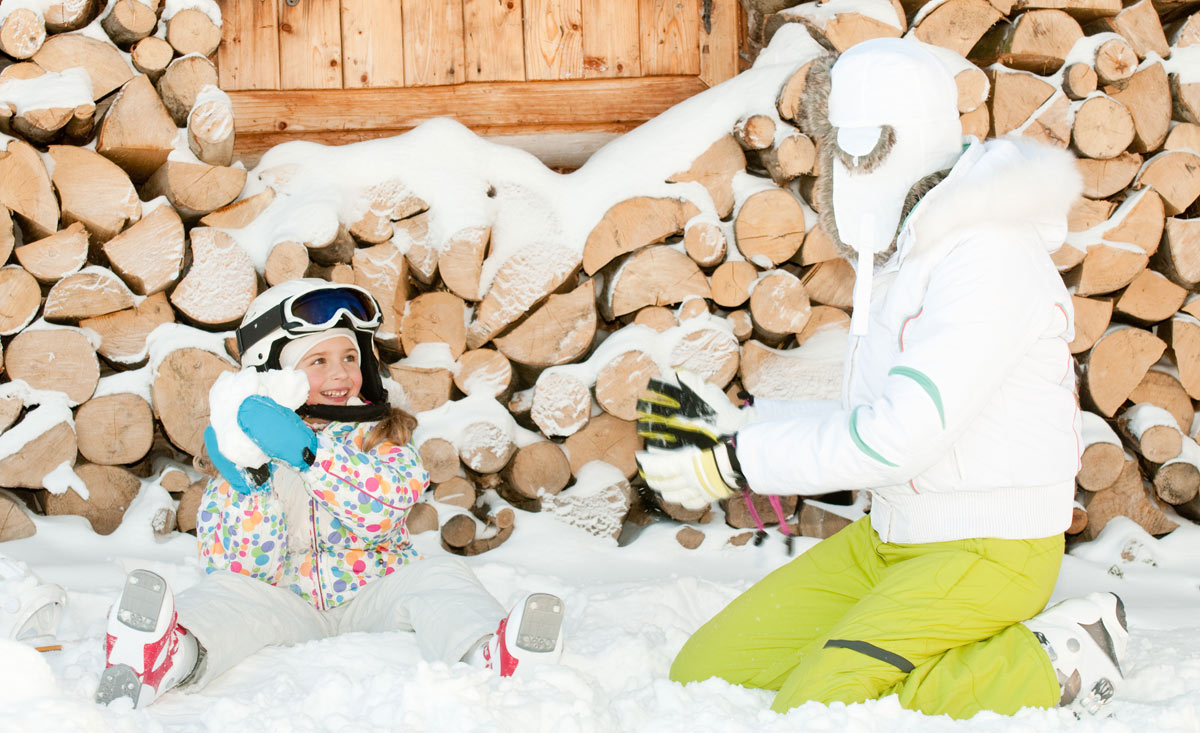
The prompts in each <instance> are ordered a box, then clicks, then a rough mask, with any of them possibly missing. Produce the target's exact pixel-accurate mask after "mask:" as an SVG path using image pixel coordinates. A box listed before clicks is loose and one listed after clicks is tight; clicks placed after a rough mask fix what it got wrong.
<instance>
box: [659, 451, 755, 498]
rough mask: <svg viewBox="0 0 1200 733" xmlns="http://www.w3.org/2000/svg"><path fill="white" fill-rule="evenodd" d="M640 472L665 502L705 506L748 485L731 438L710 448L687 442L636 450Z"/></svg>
mask: <svg viewBox="0 0 1200 733" xmlns="http://www.w3.org/2000/svg"><path fill="white" fill-rule="evenodd" d="M637 462H638V473H640V474H641V476H642V478H644V479H645V480H646V485H647V486H649V487H650V488H651V489H654V490H655V491H657V492H658V493H659V494H661V495H662V498H663V499H665V500H666V501H669V502H672V503H675V504H681V505H683V506H684V507H685V508H687V509H703V508H704V507H706V506H708V505H709V504H711V503H712V502H714V501H719V500H721V499H724V498H726V497H729V496H732V495H733V493H734V492H735V491H738V490H739V489H740V488H744V487H745V482H746V479H745V478H744V477H743V476H742V472H741V469H740V467H739V466H738V463H737V453H736V449H735V448H734V446H733V443H732V441H731V440H729V439H725V440H721V441H720V442H718V443H716V444H715V445H712V446H710V447H708V448H698V447H696V446H694V445H686V446H683V447H681V448H675V449H673V450H664V449H662V448H653V447H652V448H649V449H647V450H644V451H639V452H638V453H637Z"/></svg>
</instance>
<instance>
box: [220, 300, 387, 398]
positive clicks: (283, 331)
mask: <svg viewBox="0 0 1200 733" xmlns="http://www.w3.org/2000/svg"><path fill="white" fill-rule="evenodd" d="M382 320H383V314H382V311H381V310H380V307H379V302H378V301H376V300H375V298H374V296H372V295H371V294H370V293H369V292H367V291H366V290H364V289H363V288H360V287H358V286H356V285H345V284H340V283H331V282H327V281H325V280H321V279H319V278H300V279H297V280H288V281H287V282H283V283H280V284H278V285H275V286H274V287H271V288H268V289H267V290H265V291H263V292H262V293H261V294H260V295H259V296H258V297H257V298H255V299H254V301H253V302H252V303H251V304H250V307H249V308H248V309H247V310H246V315H245V316H244V317H243V318H242V323H241V325H240V326H238V329H237V344H238V351H239V353H240V354H241V361H242V366H243V367H253V368H255V369H257V370H259V371H266V370H268V369H279V368H280V366H279V354H280V352H281V351H283V347H284V346H286V345H287V343H288V342H289V341H291V340H292V339H296V338H300V337H301V336H307V335H309V334H313V333H319V332H321V331H327V330H329V329H331V328H348V329H350V330H351V331H353V332H354V335H355V338H356V340H357V342H358V351H359V354H360V365H361V368H362V378H363V381H362V388H361V390H360V394H361V396H362V398H363V400H364V401H365V402H367V403H368V404H365V405H356V406H349V405H336V406H335V405H304V406H302V407H301V408H300V409H298V410H297V412H299V413H300V414H301V415H306V416H311V417H317V418H322V419H326V420H340V421H344V422H359V421H365V420H379V419H382V418H383V417H385V416H386V415H387V413H388V411H389V410H390V407H389V406H388V400H387V392H386V390H384V388H383V381H382V379H381V376H380V366H379V359H378V357H377V356H376V354H375V349H374V339H375V330H376V329H377V328H378V327H379V324H380V323H381V322H382Z"/></svg>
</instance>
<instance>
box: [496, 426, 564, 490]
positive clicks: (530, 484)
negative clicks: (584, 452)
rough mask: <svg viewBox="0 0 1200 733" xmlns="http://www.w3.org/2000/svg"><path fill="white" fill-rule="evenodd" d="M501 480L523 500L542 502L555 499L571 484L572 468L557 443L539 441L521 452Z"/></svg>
mask: <svg viewBox="0 0 1200 733" xmlns="http://www.w3.org/2000/svg"><path fill="white" fill-rule="evenodd" d="M576 435H578V433H576ZM501 476H503V477H504V481H505V483H507V484H508V486H509V488H510V489H512V490H513V491H515V492H516V493H517V494H519V495H520V496H523V497H525V498H527V499H539V498H541V497H543V496H554V495H555V494H557V493H558V492H560V491H562V490H563V488H565V487H566V485H567V484H568V483H570V481H571V464H570V463H569V462H568V461H567V456H566V454H565V453H564V452H563V449H562V448H561V447H560V446H559V445H558V444H557V443H553V442H551V441H549V440H539V441H537V442H535V443H530V444H529V445H526V446H524V447H522V448H521V449H519V450H518V451H517V452H516V454H515V455H514V456H513V459H512V460H511V461H509V463H508V466H506V467H505V468H504V470H503V471H502V472H501Z"/></svg>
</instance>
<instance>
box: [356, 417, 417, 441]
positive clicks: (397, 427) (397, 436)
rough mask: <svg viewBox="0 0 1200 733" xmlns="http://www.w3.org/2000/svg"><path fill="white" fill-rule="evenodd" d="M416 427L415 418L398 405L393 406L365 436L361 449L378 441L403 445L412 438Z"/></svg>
mask: <svg viewBox="0 0 1200 733" xmlns="http://www.w3.org/2000/svg"><path fill="white" fill-rule="evenodd" d="M416 427H417V418H415V417H413V416H412V415H410V414H408V413H407V412H405V411H404V410H401V409H400V408H399V407H393V408H392V409H391V412H390V413H388V416H387V417H385V418H384V419H382V420H380V421H379V422H378V423H376V424H375V427H373V428H371V431H370V432H369V433H367V437H366V438H364V439H363V445H362V447H363V450H364V451H369V450H371V449H373V448H375V447H376V446H378V445H379V444H380V443H394V444H395V445H404V444H405V443H407V442H408V441H409V439H410V438H412V432H413V430H414V429H416Z"/></svg>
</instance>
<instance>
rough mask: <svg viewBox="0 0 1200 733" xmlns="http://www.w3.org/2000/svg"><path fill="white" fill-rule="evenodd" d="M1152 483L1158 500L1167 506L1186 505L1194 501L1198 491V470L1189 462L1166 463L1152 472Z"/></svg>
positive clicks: (1199, 476) (1199, 481) (1199, 470)
mask: <svg viewBox="0 0 1200 733" xmlns="http://www.w3.org/2000/svg"><path fill="white" fill-rule="evenodd" d="M1189 440H1190V438H1189ZM1192 444H1193V445H1195V442H1193V443H1192ZM1196 452H1200V451H1196ZM1193 460H1195V459H1193ZM1152 483H1153V484H1154V493H1155V494H1156V495H1157V496H1158V498H1159V499H1162V500H1163V501H1165V502H1166V503H1168V504H1186V503H1188V502H1190V501H1192V500H1193V499H1195V498H1196V495H1197V493H1198V490H1200V468H1197V467H1196V464H1195V463H1192V462H1189V461H1182V460H1181V461H1175V462H1173V463H1166V464H1164V465H1162V466H1159V467H1158V468H1157V470H1155V471H1154V478H1153V480H1152Z"/></svg>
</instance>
